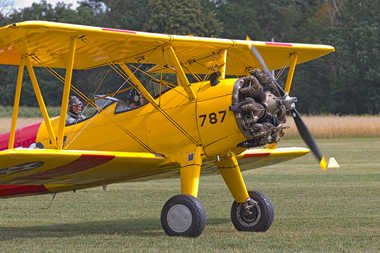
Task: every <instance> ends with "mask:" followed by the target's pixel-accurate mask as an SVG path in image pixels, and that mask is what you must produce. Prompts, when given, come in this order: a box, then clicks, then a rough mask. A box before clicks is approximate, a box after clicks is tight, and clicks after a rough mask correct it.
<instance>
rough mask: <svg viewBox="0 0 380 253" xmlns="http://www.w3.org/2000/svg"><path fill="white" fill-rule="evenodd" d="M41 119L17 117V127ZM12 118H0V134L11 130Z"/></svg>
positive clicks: (40, 119)
mask: <svg viewBox="0 0 380 253" xmlns="http://www.w3.org/2000/svg"><path fill="white" fill-rule="evenodd" d="M41 121H43V119H42V118H18V120H17V128H21V127H24V126H27V125H31V124H34V123H37V122H41ZM11 123H12V118H0V134H3V133H7V132H9V131H11Z"/></svg>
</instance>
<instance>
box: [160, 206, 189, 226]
mask: <svg viewBox="0 0 380 253" xmlns="http://www.w3.org/2000/svg"><path fill="white" fill-rule="evenodd" d="M192 221H193V218H192V215H191V211H190V209H189V208H188V207H187V206H185V205H182V204H177V205H174V206H172V207H171V208H170V209H169V211H168V215H167V219H166V223H167V224H168V225H169V227H170V228H171V229H172V230H173V231H175V232H177V233H182V232H185V231H186V230H187V229H188V228H189V227H190V226H191V223H192Z"/></svg>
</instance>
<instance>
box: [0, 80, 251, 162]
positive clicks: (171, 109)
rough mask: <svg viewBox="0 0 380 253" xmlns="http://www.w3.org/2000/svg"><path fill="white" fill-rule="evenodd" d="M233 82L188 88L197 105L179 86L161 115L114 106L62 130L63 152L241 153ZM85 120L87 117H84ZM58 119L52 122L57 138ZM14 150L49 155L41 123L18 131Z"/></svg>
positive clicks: (0, 142)
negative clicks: (195, 150) (33, 150)
mask: <svg viewBox="0 0 380 253" xmlns="http://www.w3.org/2000/svg"><path fill="white" fill-rule="evenodd" d="M235 82H236V79H225V80H221V81H220V83H219V84H218V85H216V86H211V84H210V82H199V83H194V84H192V88H193V90H194V91H195V92H196V94H197V99H196V100H193V101H191V100H189V99H188V97H187V96H186V92H185V91H184V90H183V88H182V87H181V86H177V87H175V88H173V89H171V90H168V91H167V92H165V93H164V94H162V95H161V96H159V97H158V98H156V101H157V102H158V103H159V107H160V108H161V110H158V109H157V108H155V107H154V106H153V105H151V104H149V103H146V104H144V105H142V106H140V107H138V108H134V109H132V110H125V109H124V103H122V102H114V103H112V104H110V105H109V106H107V107H106V108H104V109H103V110H102V111H101V112H100V113H96V114H95V115H92V116H89V117H88V118H87V119H86V120H84V121H81V122H78V123H77V124H74V125H67V126H66V127H65V135H64V136H65V137H64V138H65V141H64V147H63V149H70V150H107V151H124V152H155V153H160V154H162V155H165V156H166V157H171V155H173V154H176V153H178V152H180V150H181V149H182V148H184V147H186V146H189V145H197V146H202V147H203V150H204V152H205V155H206V156H207V157H214V156H215V155H218V154H220V153H221V152H225V151H228V150H230V151H234V150H239V151H240V152H241V151H243V150H244V149H241V148H237V147H236V146H237V144H238V143H240V142H242V141H245V140H246V138H245V137H244V136H243V135H242V133H241V131H240V130H239V128H238V126H237V124H236V120H235V116H234V113H233V112H231V111H230V109H229V108H230V106H231V103H232V92H233V87H234V84H235ZM86 116H87V115H86ZM58 123H59V118H53V119H51V124H52V126H53V130H54V132H55V133H57V131H58ZM8 140H9V134H4V135H2V136H0V149H1V150H4V149H7V148H8ZM15 147H16V148H17V147H24V148H44V149H53V148H54V147H53V145H52V144H51V141H50V137H49V134H48V132H47V128H46V124H45V122H42V123H41V124H35V125H32V126H28V127H24V128H22V129H18V130H17V133H16V141H15Z"/></svg>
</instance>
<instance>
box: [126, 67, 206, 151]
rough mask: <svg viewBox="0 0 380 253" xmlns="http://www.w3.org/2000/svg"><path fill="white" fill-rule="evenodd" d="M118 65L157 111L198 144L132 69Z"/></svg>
mask: <svg viewBox="0 0 380 253" xmlns="http://www.w3.org/2000/svg"><path fill="white" fill-rule="evenodd" d="M120 67H121V68H122V69H123V70H124V72H125V74H127V76H128V77H129V79H130V80H131V81H132V83H133V84H134V85H136V86H137V88H138V89H139V90H140V92H141V93H142V94H143V96H144V97H145V98H146V99H147V100H148V101H149V102H150V103H151V104H152V105H153V106H154V107H155V108H156V109H157V110H158V111H159V112H161V113H162V115H164V116H165V117H166V118H167V119H168V120H169V121H170V122H171V123H172V124H173V125H174V126H176V127H177V128H178V130H179V131H181V132H182V133H183V134H184V135H185V136H186V137H187V138H189V140H190V141H192V142H193V143H194V144H195V145H197V146H198V145H199V144H198V142H197V141H196V140H195V139H194V138H193V137H192V136H191V135H190V134H189V133H187V132H186V130H185V129H183V128H182V127H181V126H180V125H179V124H178V123H177V122H176V121H175V120H173V119H172V118H171V117H170V116H169V115H168V114H167V113H166V112H165V111H164V110H163V109H162V108H161V107H160V106H159V104H158V103H157V101H156V100H154V98H153V97H152V96H151V95H150V93H149V92H148V91H147V90H146V89H145V87H144V86H143V85H142V84H141V82H140V81H139V79H137V77H136V76H135V75H134V74H133V73H132V71H131V70H130V69H129V68H128V66H127V65H125V64H124V63H122V64H120Z"/></svg>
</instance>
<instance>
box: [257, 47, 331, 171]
mask: <svg viewBox="0 0 380 253" xmlns="http://www.w3.org/2000/svg"><path fill="white" fill-rule="evenodd" d="M251 51H252V53H253V54H254V55H255V56H256V59H257V60H258V61H259V62H260V64H261V66H262V67H263V68H264V69H265V71H266V72H267V74H268V76H269V77H270V78H271V79H272V81H273V82H274V83H275V84H276V86H277V88H278V89H279V91H280V95H281V99H282V103H283V104H284V105H285V107H286V108H287V109H288V110H290V112H291V115H292V117H293V119H294V122H295V123H296V126H297V129H298V132H299V133H300V135H301V137H302V139H303V140H304V141H305V142H306V144H307V145H308V146H309V148H310V150H311V151H312V152H313V154H314V155H315V156H316V157H317V159H318V161H319V166H321V168H322V169H323V170H325V169H326V167H327V162H326V159H325V157H324V156H323V155H322V154H321V152H320V151H319V149H318V146H317V144H316V142H315V140H314V137H313V135H312V134H311V133H310V131H309V129H308V128H307V126H306V125H305V123H304V122H303V120H302V118H301V115H300V114H299V113H298V111H297V109H296V105H295V102H297V98H295V97H289V95H288V94H287V93H286V92H284V90H283V89H282V87H281V86H280V85H279V84H278V83H277V81H276V79H274V78H273V76H272V75H271V73H270V72H269V69H268V67H267V65H266V64H265V62H264V59H263V58H262V57H261V55H260V53H259V51H258V50H257V49H256V47H255V46H253V45H251Z"/></svg>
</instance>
